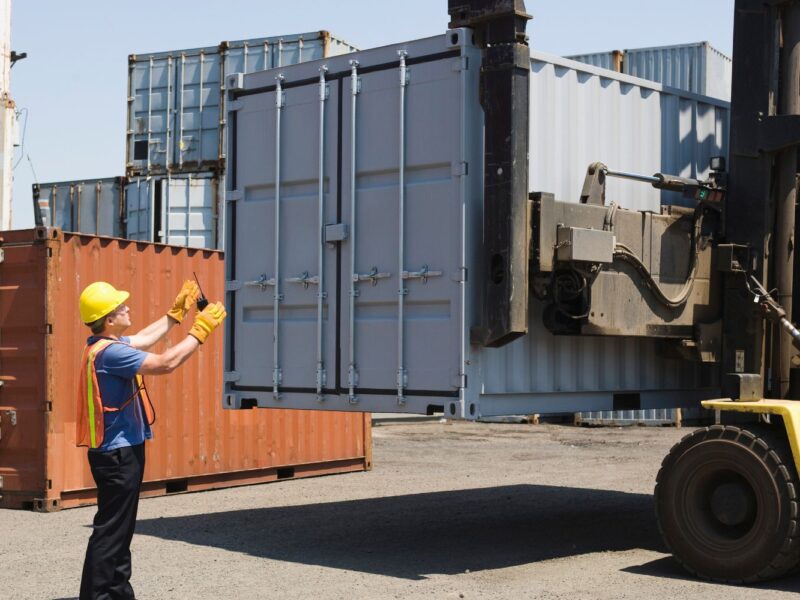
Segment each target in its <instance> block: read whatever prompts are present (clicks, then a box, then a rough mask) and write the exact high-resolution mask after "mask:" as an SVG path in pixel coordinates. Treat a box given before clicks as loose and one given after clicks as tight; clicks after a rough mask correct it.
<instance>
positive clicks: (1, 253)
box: [0, 248, 53, 263]
mask: <svg viewBox="0 0 800 600" xmlns="http://www.w3.org/2000/svg"><path fill="white" fill-rule="evenodd" d="M47 251H48V253H47V257H48V258H50V257H51V256H53V249H52V248H48V249H47ZM5 260H6V251H5V250H3V249H2V248H0V263H2V262H5Z"/></svg>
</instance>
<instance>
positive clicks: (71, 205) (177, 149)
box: [33, 31, 356, 249]
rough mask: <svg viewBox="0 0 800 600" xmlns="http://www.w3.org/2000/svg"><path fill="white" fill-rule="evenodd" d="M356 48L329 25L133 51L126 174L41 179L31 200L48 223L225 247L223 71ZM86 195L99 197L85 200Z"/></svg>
mask: <svg viewBox="0 0 800 600" xmlns="http://www.w3.org/2000/svg"><path fill="white" fill-rule="evenodd" d="M354 50H356V48H355V47H353V46H351V45H350V44H348V43H347V42H344V41H342V40H341V39H339V38H337V37H335V36H333V35H331V34H330V33H329V32H327V31H314V32H310V33H301V34H293V35H284V36H272V37H264V38H255V39H249V40H237V41H232V42H222V43H220V44H219V45H217V46H210V47H207V48H192V49H184V50H171V51H168V52H158V53H152V54H143V55H131V56H130V57H129V62H128V116H127V122H128V126H127V132H126V166H125V173H126V175H125V177H124V178H121V177H115V178H109V179H99V180H91V181H67V182H57V183H44V184H40V185H35V186H34V188H33V195H34V206H39V207H41V209H40V211H41V214H42V218H43V223H42V224H43V225H51V226H55V227H59V228H62V229H64V230H67V231H74V232H79V233H91V234H96V235H105V236H111V237H126V238H129V239H134V240H139V241H152V242H162V243H166V244H176V245H180V246H189V247H192V248H217V249H222V238H221V236H220V235H219V231H220V228H219V226H218V216H219V213H220V207H221V202H222V198H223V190H222V189H221V187H220V185H219V181H220V180H221V178H222V177H223V176H224V171H225V152H224V148H225V146H226V141H225V132H226V122H225V119H224V116H223V115H224V114H225V95H224V93H222V92H223V82H224V78H225V74H226V73H253V72H256V71H263V70H265V69H272V68H277V67H282V66H286V65H292V64H297V63H300V62H305V61H310V60H317V59H321V58H325V57H329V56H337V55H340V54H345V53H348V52H353V51H354ZM92 186H94V187H92ZM89 194H94V196H92V197H91V198H89V199H87V196H88V195H89ZM92 207H95V208H92ZM92 211H94V212H92Z"/></svg>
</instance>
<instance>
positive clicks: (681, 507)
mask: <svg viewBox="0 0 800 600" xmlns="http://www.w3.org/2000/svg"><path fill="white" fill-rule="evenodd" d="M799 492H800V482H798V477H797V473H796V471H795V467H794V464H793V457H792V452H791V449H790V448H789V444H788V442H787V440H786V433H785V431H784V430H783V426H782V424H780V425H778V426H777V427H772V426H762V425H753V426H748V429H740V428H738V427H731V426H722V425H715V426H713V427H707V428H704V429H700V430H698V431H695V432H694V433H691V434H689V435H687V436H686V437H685V438H683V439H682V440H681V441H680V442H678V443H677V444H676V445H675V446H674V447H673V448H672V450H670V452H669V454H668V455H667V457H666V458H665V459H664V462H663V463H662V464H661V470H660V471H659V472H658V477H657V478H656V489H655V505H656V517H657V519H658V527H659V530H660V531H661V535H662V537H663V538H664V541H665V542H666V544H667V546H668V547H669V549H670V551H671V552H672V554H673V556H674V557H675V559H676V560H677V561H678V562H680V563H681V564H682V565H683V566H684V567H685V568H686V569H687V570H688V571H689V572H691V573H693V574H694V575H697V576H699V577H701V578H703V579H711V580H714V581H720V582H725V583H755V582H759V581H765V580H767V579H773V578H775V577H779V576H781V575H783V574H785V573H787V572H789V571H791V570H793V569H794V568H795V567H796V566H797V565H798V561H800V530H799V528H800V520H799V519H800V516H799V515H798V509H799V508H800V500H798V493H799Z"/></svg>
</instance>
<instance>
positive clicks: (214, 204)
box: [125, 173, 221, 249]
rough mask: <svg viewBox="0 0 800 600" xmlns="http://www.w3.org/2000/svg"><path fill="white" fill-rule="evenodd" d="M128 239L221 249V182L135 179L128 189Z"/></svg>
mask: <svg viewBox="0 0 800 600" xmlns="http://www.w3.org/2000/svg"><path fill="white" fill-rule="evenodd" d="M125 197H126V206H127V209H126V219H127V236H126V237H128V238H129V239H132V240H139V241H146V242H160V243H163V244H172V245H176V246H188V247H190V248H214V249H216V248H221V240H220V238H219V235H218V232H219V227H218V225H217V221H218V216H219V204H220V195H219V180H218V178H217V177H216V176H215V175H213V174H209V173H205V174H185V175H173V176H160V177H159V176H156V177H133V178H131V179H130V180H129V181H128V183H127V185H126V186H125Z"/></svg>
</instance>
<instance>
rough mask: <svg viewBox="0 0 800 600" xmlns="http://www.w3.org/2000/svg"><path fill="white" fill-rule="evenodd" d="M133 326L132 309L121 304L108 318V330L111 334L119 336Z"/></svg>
mask: <svg viewBox="0 0 800 600" xmlns="http://www.w3.org/2000/svg"><path fill="white" fill-rule="evenodd" d="M130 326H131V309H130V308H129V307H128V306H127V305H125V304H120V305H119V306H118V307H117V308H115V309H114V310H113V311H111V312H110V313H109V314H108V315H107V316H106V329H107V330H108V331H109V333H113V334H119V333H122V332H123V331H125V330H126V329H127V328H128V327H130Z"/></svg>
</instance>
